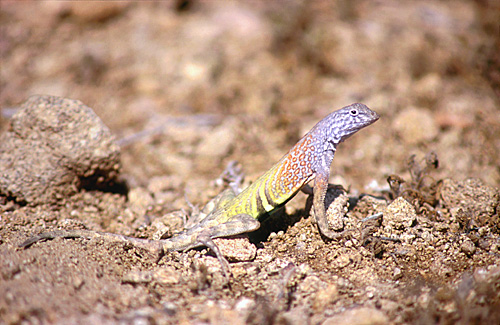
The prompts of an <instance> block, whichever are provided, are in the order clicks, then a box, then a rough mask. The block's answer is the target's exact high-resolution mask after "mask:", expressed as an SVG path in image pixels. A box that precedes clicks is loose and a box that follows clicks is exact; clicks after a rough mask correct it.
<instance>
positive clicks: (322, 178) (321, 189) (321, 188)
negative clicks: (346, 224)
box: [313, 171, 344, 239]
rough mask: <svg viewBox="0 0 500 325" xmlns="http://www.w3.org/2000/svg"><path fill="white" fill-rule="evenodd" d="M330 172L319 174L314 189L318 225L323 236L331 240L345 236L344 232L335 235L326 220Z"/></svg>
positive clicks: (314, 206)
mask: <svg viewBox="0 0 500 325" xmlns="http://www.w3.org/2000/svg"><path fill="white" fill-rule="evenodd" d="M328 178H329V172H328V171H327V172H324V171H323V172H317V173H316V179H315V181H314V189H313V192H314V194H313V209H314V215H315V216H316V223H317V224H318V227H319V230H320V232H321V233H322V234H323V236H325V237H327V238H329V239H339V238H341V237H342V236H343V235H344V232H340V233H335V232H333V231H331V230H330V226H329V224H328V219H327V218H326V211H325V210H326V209H325V196H326V191H327V190H328Z"/></svg>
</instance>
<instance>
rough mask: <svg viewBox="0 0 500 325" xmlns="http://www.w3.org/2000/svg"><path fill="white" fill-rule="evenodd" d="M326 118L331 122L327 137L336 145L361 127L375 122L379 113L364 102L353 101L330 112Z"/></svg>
mask: <svg viewBox="0 0 500 325" xmlns="http://www.w3.org/2000/svg"><path fill="white" fill-rule="evenodd" d="M327 119H328V122H329V123H331V126H330V127H329V128H328V131H327V139H328V142H330V143H331V144H332V145H333V146H336V145H337V144H339V143H341V142H343V141H345V140H346V139H347V138H349V137H350V136H351V135H353V134H354V133H356V132H358V131H359V130H361V129H362V128H364V127H367V126H368V125H370V124H372V123H375V122H376V121H377V120H378V119H379V115H378V114H377V113H376V112H374V111H372V110H371V109H369V108H368V107H367V106H366V105H364V104H360V103H354V104H351V105H349V106H346V107H343V108H341V109H339V110H337V111H335V112H333V113H331V114H330V115H329V116H328V117H327Z"/></svg>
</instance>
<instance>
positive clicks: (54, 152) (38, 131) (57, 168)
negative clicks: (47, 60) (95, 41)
mask: <svg viewBox="0 0 500 325" xmlns="http://www.w3.org/2000/svg"><path fill="white" fill-rule="evenodd" d="M10 124H11V127H10V129H9V130H8V131H7V132H6V133H4V134H3V135H2V136H1V137H0V171H1V173H0V194H3V195H6V196H10V197H14V198H15V199H16V200H17V201H20V202H26V203H28V204H32V205H36V204H42V203H55V202H58V201H61V200H62V199H63V198H65V197H68V196H70V195H72V194H74V193H76V191H77V190H78V188H80V187H85V188H99V187H102V186H105V185H106V184H108V183H112V182H113V181H114V180H115V179H116V177H117V175H118V172H119V169H120V148H119V147H118V145H117V144H116V143H115V142H114V139H113V137H112V135H111V131H110V130H109V129H108V128H107V127H106V126H105V125H104V124H103V122H102V121H101V120H100V119H99V117H98V116H97V115H96V114H95V113H94V112H93V111H92V109H91V108H90V107H87V106H85V105H84V104H83V103H82V102H80V101H77V100H71V99H66V98H61V97H56V96H32V97H30V98H29V99H28V101H26V102H25V103H24V104H23V105H22V107H21V109H20V110H19V111H18V112H17V113H16V114H15V115H14V116H13V117H12V119H11V122H10Z"/></svg>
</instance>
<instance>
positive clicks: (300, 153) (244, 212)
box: [21, 103, 379, 273]
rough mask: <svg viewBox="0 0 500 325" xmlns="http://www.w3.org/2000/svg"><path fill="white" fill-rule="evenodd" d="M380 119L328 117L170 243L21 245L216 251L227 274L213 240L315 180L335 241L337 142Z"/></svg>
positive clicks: (319, 212)
mask: <svg viewBox="0 0 500 325" xmlns="http://www.w3.org/2000/svg"><path fill="white" fill-rule="evenodd" d="M378 119H379V116H378V114H377V113H375V112H374V111H372V110H370V109H369V108H368V107H366V106H365V105H363V104H359V103H355V104H352V105H349V106H346V107H344V108H341V109H339V110H337V111H335V112H333V113H331V114H329V115H328V116H326V117H325V118H324V119H322V120H321V121H319V122H318V123H317V124H316V125H315V126H314V127H313V128H312V129H311V130H310V131H309V132H308V133H307V134H306V135H304V137H302V139H300V140H299V141H298V142H297V144H296V145H295V146H294V147H293V148H292V149H290V151H289V152H288V153H287V154H285V155H284V156H283V157H282V158H281V159H280V160H279V161H278V162H277V163H276V164H275V165H274V166H273V167H271V169H269V170H268V171H267V172H266V173H265V174H264V175H262V176H261V177H259V178H258V179H257V180H256V181H255V182H254V183H253V184H252V185H250V186H249V187H247V188H246V189H245V190H243V191H242V192H241V193H240V194H238V195H236V194H235V193H234V191H232V190H231V189H228V190H225V191H224V192H222V193H221V194H220V195H219V196H217V197H216V198H214V199H213V200H212V201H210V202H209V204H207V206H206V207H205V208H204V209H203V210H202V212H201V213H200V214H199V215H196V216H192V217H191V219H190V220H189V225H186V227H185V229H184V230H183V231H182V232H180V233H179V234H177V235H175V236H173V237H172V238H169V239H163V240H159V241H154V240H148V239H138V238H131V237H126V236H122V235H117V234H111V233H103V232H95V231H88V230H71V231H55V232H49V233H45V234H41V235H39V236H37V237H33V238H31V239H28V240H27V241H25V242H24V243H22V244H21V246H22V247H27V246H30V245H31V244H33V243H35V242H36V241H39V240H42V239H51V238H54V237H65V238H76V237H86V238H92V237H102V238H104V239H109V240H113V241H125V242H130V243H132V244H134V245H136V246H138V247H142V248H145V249H147V250H149V251H152V252H154V253H160V255H163V253H164V252H167V251H185V250H189V249H191V248H195V247H200V246H207V247H209V248H210V249H212V251H214V252H215V254H216V255H217V258H218V259H219V261H220V262H221V264H222V266H223V270H224V272H225V273H226V272H227V269H228V265H227V261H226V260H225V259H224V257H223V256H222V254H221V252H220V251H219V249H218V247H217V245H215V244H214V242H213V241H212V239H213V238H218V237H228V236H232V235H237V234H242V233H247V232H251V231H254V230H256V229H258V228H259V227H260V222H259V221H258V220H257V219H258V218H259V217H260V216H262V215H265V214H266V213H268V212H271V211H272V210H274V209H276V208H278V207H280V206H282V205H284V204H285V203H286V202H288V201H289V200H290V199H292V198H293V197H294V196H295V194H297V193H298V192H299V191H300V190H301V189H302V188H303V187H304V186H305V185H306V184H307V183H309V182H310V181H312V180H313V179H314V180H315V182H314V188H313V194H314V198H313V208H314V211H315V216H316V222H317V223H318V227H319V229H320V231H321V233H322V234H323V235H324V236H325V237H327V238H330V239H333V238H339V237H340V236H341V235H342V233H334V232H333V231H331V230H330V228H329V226H328V220H327V218H326V214H325V202H324V201H325V195H326V191H327V189H328V179H329V176H330V165H331V164H332V161H333V157H334V154H335V151H336V150H337V146H338V145H339V144H340V143H341V142H343V141H345V140H346V139H347V138H349V137H350V136H352V135H353V134H354V133H356V132H357V131H359V130H361V129H362V128H365V127H367V126H369V125H370V124H372V123H374V122H375V121H377V120H378Z"/></svg>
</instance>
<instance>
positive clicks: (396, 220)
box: [382, 197, 417, 230]
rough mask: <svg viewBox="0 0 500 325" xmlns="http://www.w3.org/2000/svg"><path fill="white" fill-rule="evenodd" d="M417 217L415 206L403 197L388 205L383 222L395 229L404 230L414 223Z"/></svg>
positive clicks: (385, 225)
mask: <svg viewBox="0 0 500 325" xmlns="http://www.w3.org/2000/svg"><path fill="white" fill-rule="evenodd" d="M416 218H417V214H416V212H415V208H414V207H413V205H411V204H410V203H409V202H408V201H406V200H405V199H404V198H402V197H398V198H397V199H396V200H394V201H393V202H392V203H391V204H389V206H387V208H386V210H385V212H384V217H383V220H382V224H383V225H384V227H388V228H391V229H393V230H404V229H406V228H409V227H411V226H412V225H413V223H414V222H415V220H416Z"/></svg>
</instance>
